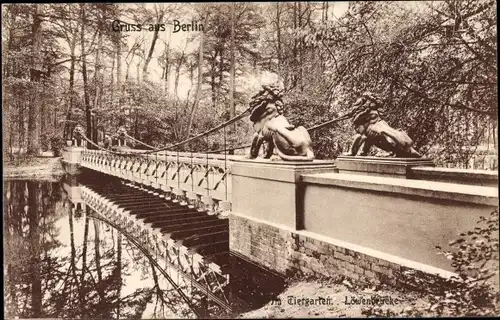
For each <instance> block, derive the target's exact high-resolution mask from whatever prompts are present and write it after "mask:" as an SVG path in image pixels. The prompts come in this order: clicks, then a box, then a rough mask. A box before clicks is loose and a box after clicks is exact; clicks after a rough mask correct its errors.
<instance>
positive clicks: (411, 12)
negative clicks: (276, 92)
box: [2, 0, 498, 166]
mask: <svg viewBox="0 0 500 320" xmlns="http://www.w3.org/2000/svg"><path fill="white" fill-rule="evenodd" d="M337 5H340V4H337V3H335V4H329V3H326V2H324V3H312V2H307V3H305V2H289V3H265V4H264V3H237V4H234V15H235V20H234V57H235V59H234V60H235V63H234V65H232V63H231V55H232V54H231V52H232V50H231V49H232V45H231V44H232V41H231V26H232V23H231V22H232V20H231V12H232V9H233V5H232V4H230V3H219V4H213V3H212V4H183V5H180V4H161V5H160V4H154V5H148V4H133V5H122V4H84V5H79V4H64V5H61V4H46V5H43V6H39V7H37V6H36V5H27V4H10V5H8V6H6V10H4V11H3V18H4V19H3V20H2V24H3V27H4V30H5V31H6V32H5V37H3V38H2V44H3V45H4V47H5V48H6V50H4V51H3V52H2V58H3V59H2V65H3V67H4V70H5V77H4V91H5V94H4V96H3V101H2V102H3V104H4V106H5V108H4V118H5V119H6V122H5V123H6V124H8V125H6V126H4V127H5V134H4V144H5V145H7V146H10V148H5V150H6V152H10V151H9V150H16V149H17V148H20V149H23V150H26V149H27V147H30V149H33V148H31V147H33V144H35V145H36V143H34V142H33V141H32V140H36V141H35V142H37V141H39V140H41V141H39V142H41V143H43V146H42V147H44V148H45V147H46V142H47V141H46V140H43V139H40V136H37V135H34V134H33V132H35V131H36V132H38V133H45V132H50V134H46V136H47V137H50V136H51V135H53V134H58V135H63V136H64V137H66V136H68V134H69V133H70V132H71V130H72V128H73V127H74V125H75V124H76V123H79V124H81V125H84V126H89V125H91V124H92V123H93V125H94V127H97V128H98V130H99V131H100V132H101V133H106V134H109V133H111V135H113V134H115V133H116V130H117V128H118V127H119V126H123V125H125V126H126V127H127V130H128V132H129V134H130V135H132V136H133V137H135V138H136V139H138V140H141V141H143V142H145V143H147V144H150V145H154V146H165V145H168V144H170V143H172V142H178V141H182V140H184V139H186V138H187V136H188V135H190V136H193V135H196V134H198V133H200V132H203V131H205V130H207V129H208V128H211V127H213V126H215V125H217V124H219V123H221V122H222V121H223V120H227V119H228V118H229V114H230V112H228V111H229V108H230V105H231V101H230V100H231V99H230V94H229V93H230V92H231V69H232V67H234V70H235V88H234V105H236V109H237V110H241V111H242V110H243V109H245V107H246V105H247V103H248V101H249V99H250V97H251V96H252V95H253V93H254V91H256V89H257V87H259V86H260V84H263V83H268V82H275V81H276V80H277V82H279V84H280V85H281V86H282V87H284V91H285V93H286V95H285V99H286V103H287V105H288V109H287V110H288V111H287V112H288V113H287V116H288V117H289V118H290V119H291V122H292V123H293V124H296V125H303V126H304V127H306V128H309V127H311V126H313V125H315V124H318V123H320V122H323V121H327V120H330V119H333V118H335V117H337V116H339V115H342V114H343V113H344V112H345V111H346V110H348V109H349V107H350V105H351V104H352V103H353V102H354V101H355V100H356V99H357V98H358V97H359V95H360V94H361V93H363V92H365V91H371V92H372V93H373V94H375V95H378V96H379V97H380V98H381V100H383V102H384V106H385V109H386V116H385V120H386V121H387V122H388V123H389V124H390V125H391V126H392V127H394V128H398V129H402V130H405V131H406V132H407V133H408V134H409V136H410V137H411V138H412V139H413V140H414V143H415V146H416V148H417V149H418V150H419V151H420V152H421V153H423V154H425V155H426V156H428V157H432V158H433V159H434V160H435V162H436V163H437V164H438V165H445V164H447V163H451V164H453V165H461V166H467V165H468V164H469V162H470V160H471V158H473V157H474V156H475V155H476V154H477V153H478V152H479V149H478V146H479V145H487V147H488V148H490V145H493V148H494V149H497V141H496V139H497V137H496V136H497V131H496V130H497V129H496V127H497V115H496V113H497V104H498V90H497V86H496V82H497V80H496V79H497V63H496V49H495V48H496V5H495V2H494V1H492V0H481V1H476V0H464V1H458V2H457V1H452V0H446V1H439V2H432V1H422V2H418V3H416V2H411V3H408V2H387V1H385V2H351V3H349V6H348V9H347V11H345V12H344V13H343V14H341V15H339V16H338V17H332V6H334V7H336V6H337ZM37 8H38V11H37ZM180 16H182V17H186V20H189V19H191V20H193V21H197V22H198V23H202V22H203V23H204V32H203V37H202V36H201V33H200V32H190V33H189V35H187V37H185V38H183V40H182V41H181V42H182V43H176V41H174V40H172V36H173V33H172V32H171V31H172V30H171V28H170V29H169V30H167V31H162V32H159V33H154V32H149V31H144V32H115V31H112V30H111V28H107V27H106V26H107V25H108V24H109V25H110V24H111V22H112V21H113V20H115V19H123V20H124V21H128V22H133V23H140V24H150V23H160V24H161V23H166V22H168V21H171V20H172V19H175V18H176V17H180ZM38 23H40V28H38V29H37V28H36V27H37V26H39V25H38ZM202 38H203V47H200V40H201V39H202ZM35 40H36V41H35ZM38 40H39V41H38ZM37 41H38V42H39V43H38V42H37ZM177 42H178V41H177ZM200 50H201V51H202V52H201V55H200ZM200 57H201V58H202V59H201V60H200V59H199V58H200ZM200 61H201V63H200ZM155 63H156V66H157V68H155ZM33 70H36V71H42V73H40V74H38V73H37V74H38V75H40V77H34V76H33V75H34V73H33V72H32V71H33ZM155 72H156V77H155V76H154V73H155ZM198 73H200V75H201V78H200V79H201V89H200V90H198V88H197V79H198ZM181 93H184V94H181ZM198 93H199V94H198ZM236 113H238V112H236ZM93 114H95V117H94V118H92V117H93V116H92V115H93ZM236 127H237V129H236V130H235V132H233V130H229V131H228V132H227V133H228V136H229V137H226V138H229V139H227V141H229V142H228V144H229V146H232V147H235V146H239V145H245V144H248V143H249V138H248V137H249V134H250V133H251V129H250V127H249V124H248V121H246V122H245V121H241V122H239V123H238V124H237V126H236ZM229 132H230V133H229ZM353 134H354V131H353V128H352V126H351V124H350V122H349V121H344V122H343V123H337V124H335V125H331V126H330V127H325V128H322V129H319V130H316V131H314V132H311V137H312V140H313V143H314V149H315V153H316V155H317V157H318V158H335V157H336V156H337V155H339V154H341V153H342V152H345V151H347V149H348V148H349V144H350V143H351V139H352V135H353ZM101 136H103V135H102V134H101ZM222 136H223V134H222V133H220V132H219V133H217V134H214V135H213V136H211V137H210V138H208V140H210V141H209V142H208V144H209V145H211V146H214V145H215V146H216V145H219V146H220V145H222V144H223V139H221V137H222ZM94 139H97V138H96V137H94ZM206 146H207V141H201V140H200V141H195V142H193V143H192V144H191V145H190V146H184V147H183V148H184V150H188V149H191V150H201V149H203V150H204V149H206ZM199 148H200V149H199ZM481 152H482V151H481Z"/></svg>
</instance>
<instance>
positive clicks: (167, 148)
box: [80, 107, 251, 155]
mask: <svg viewBox="0 0 500 320" xmlns="http://www.w3.org/2000/svg"><path fill="white" fill-rule="evenodd" d="M250 111H251V108H250V107H249V108H247V109H246V110H245V111H243V112H242V113H240V114H239V115H236V116H234V117H233V118H231V119H229V120H227V121H226V122H223V123H221V124H219V125H218V126H216V127H213V128H211V129H209V130H206V131H204V132H202V133H200V134H197V135H196V136H193V137H191V138H188V139H185V140H183V141H181V142H178V143H175V144H172V145H170V146H166V147H161V148H157V149H153V150H148V151H145V152H116V151H113V150H109V149H106V148H103V147H101V146H98V145H97V144H95V143H93V142H92V141H89V140H88V138H86V137H85V136H84V135H82V134H80V136H82V137H84V139H85V140H86V141H87V142H90V143H91V144H92V145H94V146H96V147H97V148H99V149H101V150H104V151H107V152H110V153H113V154H117V155H141V154H151V153H155V152H160V151H166V150H169V149H174V148H177V147H179V146H181V145H184V144H186V143H189V142H191V141H194V140H196V139H199V138H203V137H205V136H208V135H209V134H211V133H213V132H216V131H218V130H220V129H222V128H224V127H226V126H229V125H230V124H232V123H234V122H236V121H238V120H240V119H242V118H243V117H244V116H245V115H246V114H247V113H248V112H250Z"/></svg>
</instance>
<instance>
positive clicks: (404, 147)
mask: <svg viewBox="0 0 500 320" xmlns="http://www.w3.org/2000/svg"><path fill="white" fill-rule="evenodd" d="M381 107H382V103H381V101H380V100H379V99H378V98H377V97H375V96H374V95H372V94H370V93H365V94H363V96H362V97H361V98H359V99H358V100H357V101H356V102H355V103H354V106H353V108H352V110H351V112H349V113H350V114H351V115H352V122H353V125H354V129H355V130H356V132H357V134H356V135H355V136H354V141H353V143H352V145H351V149H350V151H349V155H351V156H356V155H361V156H366V155H368V153H369V152H370V149H371V147H372V146H376V147H378V148H380V149H382V150H384V151H387V152H389V153H390V155H391V156H394V157H412V158H421V157H422V155H421V154H420V153H418V152H417V151H416V150H415V149H414V148H413V141H412V140H411V139H410V137H409V136H408V135H407V134H406V132H404V131H401V130H396V129H394V128H392V127H391V126H389V124H388V123H387V122H385V121H384V120H382V119H381V116H383V115H384V113H383V111H382V108H381Z"/></svg>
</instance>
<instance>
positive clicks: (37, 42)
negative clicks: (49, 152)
mask: <svg viewBox="0 0 500 320" xmlns="http://www.w3.org/2000/svg"><path fill="white" fill-rule="evenodd" d="M41 14H42V6H40V5H35V14H34V15H33V24H32V26H31V39H32V41H33V42H32V43H33V47H32V48H31V54H32V56H31V72H30V81H31V82H35V83H37V84H36V85H34V86H33V90H34V92H33V93H32V97H31V101H30V104H29V109H28V147H27V150H26V151H27V154H28V155H39V154H40V123H39V120H38V118H39V116H40V104H39V103H40V101H39V99H38V97H37V91H38V89H39V88H38V83H40V69H41V68H40V46H41V40H42V38H41V26H42V19H41V18H40V15H41Z"/></svg>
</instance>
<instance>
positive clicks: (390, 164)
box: [336, 156, 434, 179]
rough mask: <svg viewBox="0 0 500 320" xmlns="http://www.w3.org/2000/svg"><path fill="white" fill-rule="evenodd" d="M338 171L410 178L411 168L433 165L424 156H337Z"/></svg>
mask: <svg viewBox="0 0 500 320" xmlns="http://www.w3.org/2000/svg"><path fill="white" fill-rule="evenodd" d="M336 164H337V167H338V169H339V173H353V174H362V175H368V176H383V177H392V178H403V179H409V178H411V175H412V173H411V170H410V169H411V168H413V167H418V166H424V167H434V163H433V162H432V160H431V159H425V158H385V157H363V156H339V157H338V158H337V160H336Z"/></svg>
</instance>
